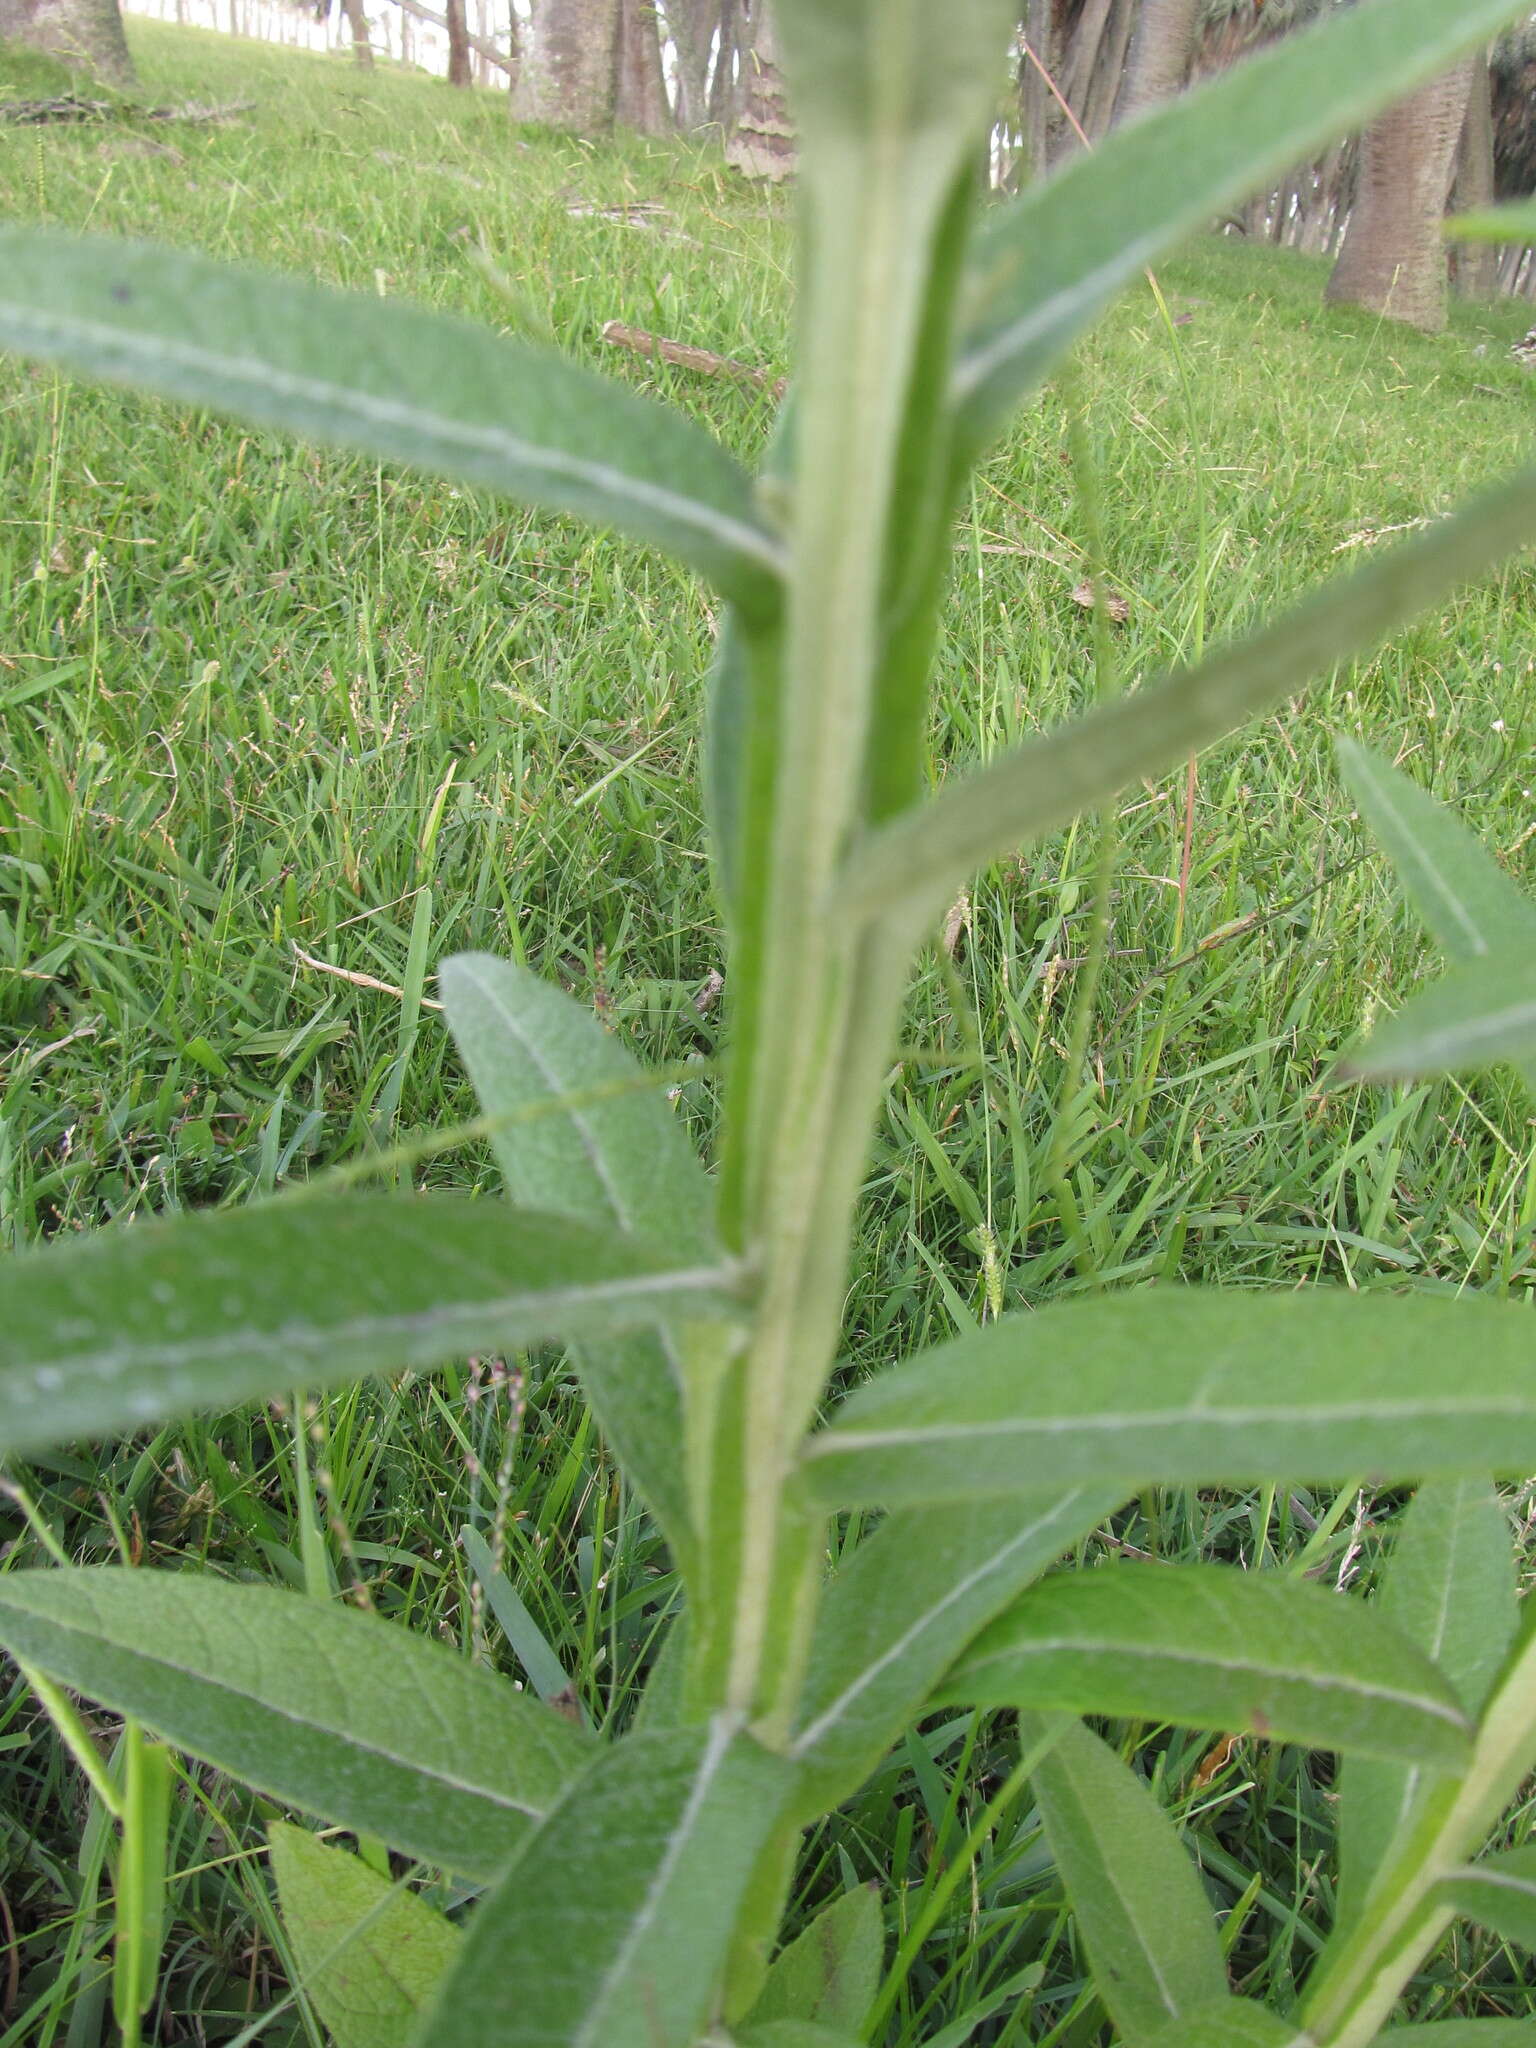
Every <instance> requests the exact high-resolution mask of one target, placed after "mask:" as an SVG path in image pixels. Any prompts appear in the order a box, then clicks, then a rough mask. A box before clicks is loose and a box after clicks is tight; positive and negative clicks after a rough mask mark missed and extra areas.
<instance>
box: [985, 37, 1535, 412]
mask: <svg viewBox="0 0 1536 2048" xmlns="http://www.w3.org/2000/svg"><path fill="white" fill-rule="evenodd" d="M1523 12H1524V9H1523V7H1521V6H1520V5H1515V4H1511V0H1457V4H1456V5H1454V6H1447V5H1446V4H1445V0H1369V4H1366V5H1361V6H1357V7H1353V8H1350V9H1348V10H1347V11H1343V12H1340V13H1336V14H1332V15H1331V18H1330V19H1329V20H1327V21H1326V22H1324V23H1322V24H1320V25H1319V26H1318V27H1317V28H1315V29H1311V30H1305V31H1302V32H1301V33H1298V34H1296V35H1291V36H1286V37H1284V38H1283V39H1281V40H1280V41H1279V42H1277V43H1276V44H1274V45H1272V46H1271V48H1270V49H1269V50H1268V51H1266V52H1265V53H1264V54H1263V55H1261V56H1256V57H1253V58H1250V59H1249V60H1248V61H1247V62H1245V63H1242V64H1238V65H1235V66H1233V67H1232V69H1231V70H1229V71H1227V72H1224V73H1223V74H1222V75H1221V76H1220V77H1218V78H1216V79H1214V80H1213V81H1212V82H1211V83H1210V84H1208V85H1205V86H1203V87H1199V88H1196V89H1195V90H1193V91H1190V92H1187V93H1183V94H1181V95H1180V96H1179V97H1178V98H1177V99H1176V100H1173V101H1171V102H1169V103H1168V104H1167V105H1166V106H1164V107H1161V108H1158V109H1157V110H1156V111H1154V112H1153V113H1151V114H1149V115H1147V116H1146V117H1145V118H1144V119H1142V120H1139V121H1136V122H1134V123H1128V124H1127V125H1126V126H1125V127H1123V128H1121V129H1118V130H1116V131H1115V133H1113V134H1111V135H1110V136H1108V137H1107V138H1106V139H1105V140H1104V142H1103V143H1101V144H1100V146H1099V147H1098V148H1097V149H1096V150H1094V151H1093V152H1091V153H1087V154H1084V155H1082V156H1079V157H1076V158H1074V160H1073V161H1072V162H1071V163H1070V164H1069V165H1068V166H1067V168H1066V169H1065V170H1064V171H1062V172H1061V173H1060V174H1059V175H1058V176H1056V177H1054V178H1052V179H1050V180H1048V181H1047V182H1046V183H1044V184H1042V185H1039V186H1034V187H1031V188H1030V190H1028V191H1027V192H1025V193H1024V194H1022V195H1021V197H1020V198H1018V199H1016V200H1014V201H1012V202H1011V203H1010V204H1009V205H1007V206H1005V207H1000V208H999V209H998V210H997V212H996V213H995V214H994V215H993V216H992V218H991V220H990V221H989V222H988V223H987V225H986V228H985V229H984V231H983V233H982V234H981V235H980V236H979V237H978V246H977V249H976V253H975V257H974V260H973V265H972V275H973V283H972V287H971V295H970V296H971V305H970V318H969V331H968V334H967V339H966V345H965V347H964V350H963V352H962V355H961V359H960V363H959V366H958V368H957V371H956V376H955V397H956V401H957V403H958V406H959V408H960V425H961V432H962V437H963V439H964V441H965V443H966V445H967V446H969V447H971V448H973V449H974V448H977V447H979V446H980V445H981V444H982V443H983V442H984V441H986V440H987V439H989V438H990V436H991V435H992V433H993V432H994V431H995V430H996V428H997V427H998V425H999V424H1000V423H1001V421H1002V420H1003V418H1004V417H1005V416H1006V415H1007V413H1008V412H1009V411H1010V410H1011V408H1012V407H1013V405H1014V404H1015V403H1016V401H1017V400H1018V399H1019V398H1020V397H1021V396H1022V395H1023V394H1024V393H1025V392H1026V391H1027V390H1029V389H1030V388H1032V387H1033V386H1034V385H1036V384H1039V383H1040V382H1041V381H1042V380H1043V379H1044V377H1045V376H1046V374H1047V373H1048V372H1049V370H1050V369H1051V368H1052V367H1053V365H1054V364H1055V363H1056V362H1057V361H1059V359H1060V358H1061V356H1062V355H1063V354H1064V352H1065V351H1066V349H1067V347H1068V346H1069V345H1070V343H1071V342H1072V341H1073V340H1074V339H1075V337H1076V336H1077V335H1079V334H1080V333H1081V332H1082V331H1083V329H1084V328H1085V327H1087V326H1088V325H1089V323H1090V322H1091V321H1093V320H1094V319H1096V318H1097V317H1098V315H1099V314H1100V313H1101V312H1102V311H1103V309H1104V308H1105V306H1107V305H1108V303H1109V302H1110V300H1111V299H1112V298H1113V297H1114V295H1115V293H1116V292H1118V291H1119V290H1120V289H1121V287H1122V286H1123V285H1125V284H1127V283H1129V282H1130V280H1131V279H1132V278H1134V277H1135V276H1136V274H1137V273H1138V271H1140V270H1141V269H1142V268H1143V267H1144V266H1145V265H1146V264H1147V263H1149V262H1151V261H1152V260H1153V259H1154V258H1155V257H1156V256H1157V255H1159V254H1160V253H1161V252H1162V251H1163V250H1165V249H1168V248H1170V247H1172V246H1173V245H1174V244H1175V243H1176V242H1179V241H1181V240H1182V239H1183V238H1184V237H1185V236H1186V235H1188V234H1191V233H1193V232H1194V231H1195V230H1196V229H1198V228H1201V227H1204V226H1205V224H1206V223H1207V221H1209V220H1210V218H1211V217H1212V215H1213V214H1217V213H1219V212H1220V211H1221V210H1222V208H1223V207H1225V206H1228V205H1231V204H1232V203H1233V202H1234V201H1237V200H1242V199H1246V198H1247V197H1248V195H1249V194H1250V193H1251V192H1255V191H1258V190H1260V189H1261V188H1262V186H1263V185H1264V182H1265V180H1266V179H1267V178H1269V177H1270V176H1272V175H1273V174H1274V173H1275V172H1277V171H1285V170H1289V169H1290V168H1291V166H1292V165H1293V164H1297V163H1301V162H1303V161H1304V160H1305V159H1306V158H1307V157H1309V156H1310V155H1312V153H1313V152H1314V151H1315V150H1316V148H1317V147H1318V146H1319V145H1320V144H1321V143H1325V142H1330V141H1332V140H1333V139H1334V138H1335V137H1337V136H1340V135H1343V134H1346V133H1347V132H1348V131H1349V130H1350V129H1352V128H1358V127H1360V126H1361V125H1363V123H1364V122H1365V120H1366V119H1367V118H1368V117H1369V116H1370V115H1371V114H1373V113H1375V112H1376V111H1377V110H1378V109H1379V108H1381V107H1385V106H1387V105H1389V104H1390V103H1391V102H1392V101H1393V100H1396V99H1401V98H1403V97H1404V96H1405V95H1406V94H1407V93H1408V92H1410V91H1411V90H1412V89H1413V87H1414V86H1416V85H1418V84H1420V83H1421V82H1422V81H1423V80H1425V79H1427V78H1431V77H1433V76H1434V74H1435V73H1436V72H1437V71H1441V70H1444V69H1445V68H1446V67H1447V66H1448V65H1449V64H1450V63H1451V61H1452V60H1453V59H1454V58H1456V57H1458V56H1460V55H1461V54H1462V53H1463V52H1464V51H1467V50H1471V49H1474V48H1475V47H1476V46H1477V45H1478V44H1479V43H1484V42H1486V41H1487V40H1488V39H1489V37H1490V36H1492V35H1493V34H1494V33H1495V31H1496V30H1498V29H1500V28H1502V27H1503V26H1504V24H1505V23H1506V22H1509V21H1513V20H1515V19H1516V18H1517V17H1518V16H1519V15H1520V14H1522V13H1523ZM947 19H948V18H947V17H946V24H947Z"/></svg>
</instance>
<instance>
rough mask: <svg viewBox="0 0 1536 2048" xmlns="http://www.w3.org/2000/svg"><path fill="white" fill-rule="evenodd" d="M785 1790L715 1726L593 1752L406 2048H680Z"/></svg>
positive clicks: (492, 1899) (753, 1754) (753, 1752)
mask: <svg viewBox="0 0 1536 2048" xmlns="http://www.w3.org/2000/svg"><path fill="white" fill-rule="evenodd" d="M792 1779H793V1772H792V1770H791V1768H790V1767H789V1766H788V1765H787V1764H785V1763H784V1762H783V1760H782V1759H780V1758H778V1757H774V1756H770V1755H769V1753H768V1752H767V1751H766V1750H764V1749H760V1748H759V1747H758V1746H757V1744H756V1743H754V1742H753V1741H751V1739H750V1738H749V1737H747V1736H745V1735H742V1734H740V1733H739V1732H736V1731H735V1730H734V1729H733V1728H732V1726H731V1724H730V1723H729V1722H727V1721H725V1720H723V1719H720V1720H716V1721H715V1722H713V1723H711V1724H710V1725H709V1726H707V1727H703V1728H694V1729H688V1730H685V1731H679V1732H676V1733H668V1734H655V1735H632V1736H629V1737H627V1738H626V1739H625V1740H624V1741H622V1742H619V1743H617V1744H615V1745H614V1746H612V1747H611V1748H608V1749H606V1750H604V1751H601V1752H600V1753H599V1756H598V1761H597V1763H596V1764H595V1765H594V1766H593V1768H592V1769H591V1770H590V1771H589V1772H588V1773H587V1775H586V1776H585V1777H583V1778H582V1779H581V1780H580V1781H579V1782H578V1783H577V1784H576V1785H575V1786H574V1787H573V1788H572V1790H571V1792H570V1793H569V1795H568V1796H567V1797H566V1798H565V1799H563V1800H562V1801H561V1802H560V1804H559V1805H558V1806H557V1807H556V1808H555V1810H554V1811H553V1813H551V1815H550V1816H549V1818H548V1819H547V1820H546V1821H545V1823H544V1825H543V1826H542V1827H541V1828H540V1829H539V1830H538V1832H537V1833H536V1834H535V1835H533V1836H532V1837H531V1838H530V1839H529V1842H528V1845H527V1847H526V1848H525V1849H524V1851H523V1853H522V1854H521V1855H520V1856H519V1857H518V1858H517V1860H516V1862H515V1863H514V1864H513V1865H512V1867H511V1869H510V1870H509V1871H508V1872H507V1875H506V1876H505V1877H504V1878H503V1880H502V1882H501V1883H500V1884H499V1885H498V1886H497V1888H496V1889H495V1890H494V1891H493V1892H491V1893H490V1894H489V1896H488V1897H486V1898H485V1899H483V1900H482V1901H481V1903H480V1905H479V1907H478V1908H477V1910H476V1913H475V1917H474V1920H473V1922H472V1923H471V1926H470V1930H469V1936H468V1939H467V1941H466V1942H465V1945H464V1950H463V1954H462V1957H461V1959H460V1962H459V1964H458V1967H457V1968H456V1969H455V1970H454V1972H453V1974H452V1976H451V1977H450V1978H449V1979H448V1980H447V1981H446V1983H444V1985H443V1986H442V1988H441V1991H440V1993H439V1996H438V1999H437V2001H436V2003H435V2005H434V2007H433V2010H432V2013H431V2015H430V2017H429V2019H428V2021H427V2023H426V2025H425V2027H424V2029H423V2031H422V2033H421V2035H420V2038H419V2041H418V2043H417V2048H463V2044H464V2043H465V2042H469V2041H472V2042H474V2044H475V2048H550V2044H551V2043H555V2042H558V2043H559V2044H560V2048H692V2044H693V2042H694V2040H695V2039H696V2037H697V2034H698V2031H699V2029H700V2027H701V2026H702V2024H703V2022H704V2021H705V2019H706V2018H707V2016H708V2014H709V2011H710V2008H711V2005H712V2004H713V2000H714V1994H715V1989H716V1985H717V1982H718V1979H719V1977H720V1974H721V1971H722V1970H723V1968H724V1965H725V1959H726V1955H727V1951H728V1950H729V1947H730V1943H731V1938H732V1935H733V1933H734V1931H735V1921H736V1914H737V1910H738V1908H739V1906H740V1905H741V1902H742V1900H743V1898H744V1897H745V1895H746V1891H747V1887H748V1884H749V1883H750V1881H751V1878H752V1874H753V1870H754V1866H755V1864H756V1862H757V1859H758V1856H759V1855H760V1853H761V1852H762V1850H763V1849H764V1847H765V1846H766V1844H767V1841H768V1838H769V1836H770V1834H771V1832H772V1830H773V1827H774V1823H775V1821H776V1820H777V1818H778V1815H779V1813H780V1812H781V1811H782V1809H783V1806H784V1804H785V1801H786V1799H787V1797H788V1794H789V1789H790V1785H791V1782H792ZM510 1988H515V1995H510Z"/></svg>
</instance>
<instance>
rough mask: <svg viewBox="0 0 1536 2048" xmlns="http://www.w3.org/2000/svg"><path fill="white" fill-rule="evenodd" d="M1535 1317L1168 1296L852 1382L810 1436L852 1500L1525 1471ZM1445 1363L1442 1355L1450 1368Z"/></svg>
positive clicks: (1007, 1324) (1087, 1305)
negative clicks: (854, 1387) (853, 1388)
mask: <svg viewBox="0 0 1536 2048" xmlns="http://www.w3.org/2000/svg"><path fill="white" fill-rule="evenodd" d="M1533 1336H1536V1324H1533V1322H1532V1321H1531V1317H1530V1312H1529V1310H1528V1309H1527V1308H1525V1307H1523V1306H1520V1305H1516V1304H1513V1303H1506V1302H1493V1301H1479V1300H1469V1301H1446V1300H1441V1299H1438V1298H1434V1297H1417V1298H1414V1299H1411V1300H1409V1299H1404V1298H1401V1297H1397V1296H1391V1295H1375V1294H1370V1295H1361V1294H1346V1293H1344V1292H1342V1291H1340V1290H1333V1289H1323V1288H1318V1289H1312V1290H1308V1291H1306V1292H1304V1293H1299V1294H1287V1295H1279V1294H1275V1295H1270V1294H1253V1293H1245V1292H1237V1291H1232V1292H1227V1291H1223V1290H1219V1289H1214V1288H1205V1289H1202V1288H1195V1287H1189V1288H1184V1287H1174V1288H1167V1289H1162V1288H1158V1289H1149V1290H1145V1291H1141V1292H1138V1293H1134V1294H1128V1295H1120V1296H1114V1297H1109V1298H1105V1299H1101V1300H1095V1301H1087V1302H1069V1303H1063V1304H1061V1305H1059V1306H1056V1307H1052V1308H1048V1309H1043V1310H1041V1311H1040V1312H1039V1313H1038V1314H1035V1315H1014V1316H1008V1317H1005V1318H1004V1319H1003V1320H1002V1321H1001V1322H999V1323H995V1324H993V1325H992V1326H991V1327H990V1328H988V1329H985V1330H982V1331H980V1332H978V1333H977V1334H975V1335H974V1336H968V1337H962V1338H960V1339H958V1340H956V1341H955V1342H954V1343H951V1344H945V1345H942V1346H940V1347H938V1348H937V1349H936V1350H933V1351H929V1352H926V1353H924V1354H922V1355H921V1356H920V1357H918V1358H915V1359H913V1360H911V1361H910V1362H908V1363H907V1364H905V1365H902V1366H899V1367H897V1368H896V1370H895V1371H893V1372H889V1373H884V1374H882V1375H881V1376H880V1378H879V1379H877V1380H875V1381H873V1382H871V1383H870V1384H869V1385H868V1386H866V1387H863V1388H861V1389H860V1390H859V1391H858V1392H857V1393H856V1394H854V1395H853V1396H852V1397H851V1398H850V1399H849V1400H848V1401H847V1402H845V1403H844V1405H843V1407H842V1409H841V1410H840V1412H839V1414H838V1416H837V1419H836V1420H835V1421H834V1423H833V1424H832V1426H831V1427H830V1428H829V1429H826V1430H824V1431H822V1433H821V1434H820V1435H818V1436H815V1437H813V1438H812V1439H811V1441H810V1443H809V1445H808V1446H807V1448H806V1452H805V1469H806V1473H807V1476H808V1479H809V1482H810V1485H811V1487H812V1490H813V1491H814V1493H815V1494H816V1496H817V1497H818V1498H819V1499H821V1500H822V1501H824V1502H826V1503H827V1504H828V1505H829V1506H830V1505H842V1506H850V1507H851V1506H858V1505H865V1506H870V1505H878V1504H884V1505H887V1506H894V1505H897V1504H901V1503H921V1502H937V1501H942V1500H972V1499H975V1498H976V1497H978V1496H980V1495H985V1494H989V1493H992V1494H999V1493H1015V1492H1017V1493H1027V1492H1031V1491H1034V1490H1037V1489H1039V1488H1042V1487H1046V1486H1052V1485H1054V1486H1070V1485H1072V1484H1074V1483H1077V1484H1084V1485H1086V1484H1098V1485H1123V1486H1125V1487H1126V1488H1127V1490H1129V1489H1131V1488H1133V1487H1136V1486H1139V1485H1143V1484H1146V1483H1149V1482H1162V1483H1166V1484H1170V1485H1194V1486H1205V1485H1209V1486H1222V1485H1237V1484H1246V1483H1249V1482H1252V1481H1257V1480H1264V1479H1269V1478H1280V1477H1287V1478H1296V1479H1304V1478H1305V1479H1325V1478H1331V1479H1337V1480H1344V1479H1347V1478H1349V1477H1350V1476H1351V1475H1352V1474H1358V1473H1361V1472H1372V1473H1381V1474H1384V1475H1387V1476H1392V1477H1398V1476H1401V1477H1412V1476H1416V1475H1422V1474H1425V1473H1435V1472H1442V1473H1447V1472H1448V1473H1455V1472H1475V1471H1484V1472H1485V1471H1487V1470H1488V1469H1489V1465H1490V1461H1492V1463H1493V1464H1494V1465H1496V1466H1497V1467H1498V1469H1500V1470H1502V1471H1509V1472H1513V1473H1521V1472H1525V1471H1527V1470H1536V1371H1533V1370H1532V1365H1531V1358H1532V1346H1533ZM1452 1361H1454V1364H1452V1363H1451V1362H1452Z"/></svg>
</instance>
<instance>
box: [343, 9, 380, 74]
mask: <svg viewBox="0 0 1536 2048" xmlns="http://www.w3.org/2000/svg"><path fill="white" fill-rule="evenodd" d="M342 6H343V8H344V9H345V11H346V16H347V27H348V28H349V29H350V30H351V31H352V55H353V56H354V57H355V58H356V60H357V64H358V68H359V70H362V71H371V70H372V69H373V44H372V43H371V42H370V41H369V40H368V17H367V15H366V14H364V12H363V0H342Z"/></svg>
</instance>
